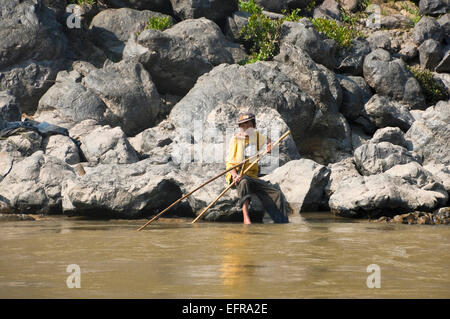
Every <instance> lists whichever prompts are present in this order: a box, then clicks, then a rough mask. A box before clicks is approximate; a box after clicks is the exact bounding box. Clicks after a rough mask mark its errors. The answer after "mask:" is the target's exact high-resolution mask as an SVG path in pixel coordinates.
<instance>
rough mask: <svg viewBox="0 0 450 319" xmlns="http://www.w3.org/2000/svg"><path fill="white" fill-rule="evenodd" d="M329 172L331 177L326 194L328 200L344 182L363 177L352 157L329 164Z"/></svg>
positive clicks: (326, 187)
mask: <svg viewBox="0 0 450 319" xmlns="http://www.w3.org/2000/svg"><path fill="white" fill-rule="evenodd" d="M328 170H329V171H330V177H329V180H328V184H327V185H326V186H325V194H326V197H327V198H328V199H329V198H330V196H331V195H332V194H333V193H334V192H335V191H336V190H337V189H338V188H339V187H340V185H341V182H342V181H344V180H345V179H349V178H353V177H359V176H361V174H359V172H358V170H357V169H356V166H355V162H354V160H353V158H352V157H347V158H346V159H343V160H341V161H339V162H336V163H332V164H328Z"/></svg>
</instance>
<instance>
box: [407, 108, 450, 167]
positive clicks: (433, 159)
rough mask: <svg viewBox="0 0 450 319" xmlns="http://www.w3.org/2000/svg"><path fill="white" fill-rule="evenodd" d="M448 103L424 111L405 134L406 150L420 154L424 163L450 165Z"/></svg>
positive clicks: (449, 112)
mask: <svg viewBox="0 0 450 319" xmlns="http://www.w3.org/2000/svg"><path fill="white" fill-rule="evenodd" d="M449 103H450V101H439V102H438V103H437V104H436V105H434V106H431V107H429V108H428V109H426V110H425V111H424V112H423V113H422V116H421V118H420V119H419V120H417V121H415V122H414V123H413V124H412V125H411V128H410V129H409V130H408V132H407V133H406V139H407V141H408V149H409V150H413V151H414V152H416V153H418V154H420V155H421V156H423V158H424V163H425V164H428V163H441V164H444V165H450V152H449V151H448V150H449V149H450V105H449Z"/></svg>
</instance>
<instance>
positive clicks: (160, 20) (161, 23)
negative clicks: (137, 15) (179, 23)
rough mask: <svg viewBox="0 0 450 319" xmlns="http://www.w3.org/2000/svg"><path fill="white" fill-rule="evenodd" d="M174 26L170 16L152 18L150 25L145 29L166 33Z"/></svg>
mask: <svg viewBox="0 0 450 319" xmlns="http://www.w3.org/2000/svg"><path fill="white" fill-rule="evenodd" d="M172 25H173V21H172V18H171V17H169V16H167V17H152V18H150V20H149V21H148V24H147V26H146V27H145V28H146V29H155V30H160V31H164V30H166V29H168V28H170V27H171V26H172Z"/></svg>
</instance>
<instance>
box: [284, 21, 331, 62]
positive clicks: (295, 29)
mask: <svg viewBox="0 0 450 319" xmlns="http://www.w3.org/2000/svg"><path fill="white" fill-rule="evenodd" d="M281 30H282V31H281V32H282V37H281V39H280V43H284V42H286V43H289V44H292V45H295V46H297V47H299V48H300V49H302V50H303V51H305V52H306V53H308V54H309V56H310V57H311V58H312V59H313V60H314V61H315V62H317V63H320V64H322V65H324V66H326V67H327V68H329V69H333V68H334V67H335V66H336V60H335V51H336V42H335V41H334V40H329V39H328V40H327V39H325V38H324V37H323V36H322V35H321V34H319V33H318V32H317V31H316V30H315V29H314V27H313V25H312V23H311V21H309V20H308V19H306V18H304V19H302V20H300V21H299V22H291V21H285V22H284V23H283V24H282V26H281Z"/></svg>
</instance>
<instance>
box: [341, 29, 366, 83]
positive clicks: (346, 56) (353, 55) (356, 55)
mask: <svg viewBox="0 0 450 319" xmlns="http://www.w3.org/2000/svg"><path fill="white" fill-rule="evenodd" d="M369 53H370V45H369V42H367V40H366V39H363V38H361V37H357V38H355V39H353V40H352V46H351V47H350V48H344V49H340V50H338V51H337V54H336V57H337V63H336V65H337V66H336V68H335V70H336V72H338V73H346V74H350V75H358V76H359V75H363V65H364V58H365V57H366V55H368V54H369Z"/></svg>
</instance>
